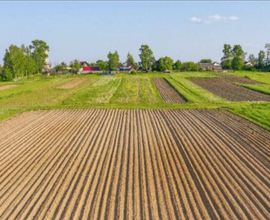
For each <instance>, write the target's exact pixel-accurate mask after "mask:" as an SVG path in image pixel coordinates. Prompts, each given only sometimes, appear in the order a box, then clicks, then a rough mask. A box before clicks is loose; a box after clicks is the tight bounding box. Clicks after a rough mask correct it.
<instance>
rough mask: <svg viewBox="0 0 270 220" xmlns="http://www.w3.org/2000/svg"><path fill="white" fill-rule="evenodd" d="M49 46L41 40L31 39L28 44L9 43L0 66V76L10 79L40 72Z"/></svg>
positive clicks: (3, 78) (5, 79) (6, 79)
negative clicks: (19, 45)
mask: <svg viewBox="0 0 270 220" xmlns="http://www.w3.org/2000/svg"><path fill="white" fill-rule="evenodd" d="M48 51H49V46H48V45H47V43H46V42H44V41H42V40H33V41H32V44H31V45H29V46H26V45H24V44H23V45H21V47H18V46H16V45H10V46H9V48H8V49H6V52H5V55H4V66H3V67H2V66H0V78H1V79H2V80H3V81H10V80H12V79H15V78H20V77H24V76H29V75H33V74H35V73H41V72H42V70H43V67H44V65H45V62H46V58H47V57H48V54H47V52H48Z"/></svg>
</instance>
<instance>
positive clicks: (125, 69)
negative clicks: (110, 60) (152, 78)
mask: <svg viewBox="0 0 270 220" xmlns="http://www.w3.org/2000/svg"><path fill="white" fill-rule="evenodd" d="M131 71H135V69H133V68H132V67H131V66H124V67H117V68H116V72H119V73H130V72H131Z"/></svg>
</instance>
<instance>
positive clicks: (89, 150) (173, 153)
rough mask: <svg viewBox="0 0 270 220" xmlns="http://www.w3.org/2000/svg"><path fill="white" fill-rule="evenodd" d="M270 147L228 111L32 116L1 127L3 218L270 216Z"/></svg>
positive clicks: (265, 135)
mask: <svg viewBox="0 0 270 220" xmlns="http://www.w3.org/2000/svg"><path fill="white" fill-rule="evenodd" d="M269 146H270V133H269V132H267V131H265V130H263V129H261V128H260V127H258V126H256V125H255V124H253V123H250V122H248V121H246V120H244V119H242V118H240V117H238V116H235V115H233V114H231V113H229V112H227V111H210V110H113V109H111V110H52V111H35V112H26V113H23V114H20V115H18V116H16V117H13V118H11V119H9V120H7V121H4V122H3V123H1V124H0V219H123V220H126V219H209V220H210V219H212V220H213V219H228V220H232V219H241V220H243V219H252V220H253V219H258V220H259V219H260V220H266V219H270V200H269V198H270V181H269V180H270V164H269V161H270V147H269Z"/></svg>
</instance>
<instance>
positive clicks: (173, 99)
mask: <svg viewBox="0 0 270 220" xmlns="http://www.w3.org/2000/svg"><path fill="white" fill-rule="evenodd" d="M153 82H154V84H155V85H156V87H157V89H158V91H159V93H160V95H161V96H162V98H163V99H164V100H165V102H167V103H184V102H186V100H185V99H184V97H183V96H181V95H180V94H179V93H178V92H177V91H175V89H174V88H172V87H171V85H170V84H169V83H168V82H167V81H166V80H165V79H163V78H154V79H153Z"/></svg>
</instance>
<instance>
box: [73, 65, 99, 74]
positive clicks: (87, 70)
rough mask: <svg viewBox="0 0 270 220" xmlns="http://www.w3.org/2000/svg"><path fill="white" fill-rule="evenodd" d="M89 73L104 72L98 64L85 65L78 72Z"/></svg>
mask: <svg viewBox="0 0 270 220" xmlns="http://www.w3.org/2000/svg"><path fill="white" fill-rule="evenodd" d="M87 73H102V71H101V70H100V69H99V67H96V66H83V67H82V68H81V69H80V70H79V72H78V74H87Z"/></svg>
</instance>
